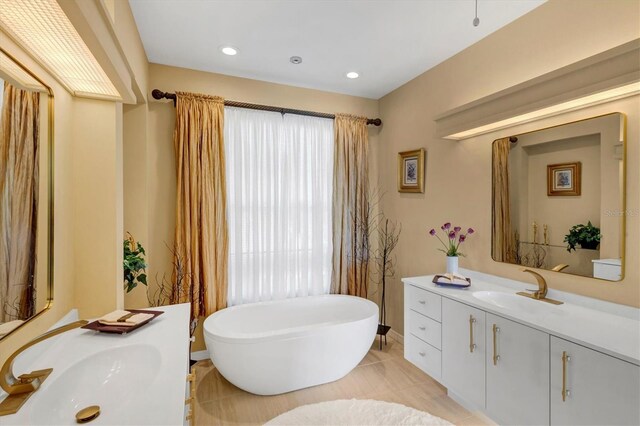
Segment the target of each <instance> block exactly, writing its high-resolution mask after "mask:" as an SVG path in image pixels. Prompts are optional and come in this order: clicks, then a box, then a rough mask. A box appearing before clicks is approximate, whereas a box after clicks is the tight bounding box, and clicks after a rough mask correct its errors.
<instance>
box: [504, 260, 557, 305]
mask: <svg viewBox="0 0 640 426" xmlns="http://www.w3.org/2000/svg"><path fill="white" fill-rule="evenodd" d="M522 272H528V273H530V274H531V275H533V276H534V277H535V278H536V281H537V282H538V290H527V291H529V292H530V293H525V292H523V291H520V292H518V293H516V294H519V295H520V296H525V297H529V298H531V299H536V300H541V301H543V302H547V303H552V304H554V305H561V304H562V303H563V302H559V301H557V300H553V299H547V290H548V289H549V287H548V286H547V281H546V280H545V279H544V277H543V276H542V275H540V274H539V273H537V272H536V271H532V270H531V269H526V268H525V269H523V270H522Z"/></svg>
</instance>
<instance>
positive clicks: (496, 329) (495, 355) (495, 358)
mask: <svg viewBox="0 0 640 426" xmlns="http://www.w3.org/2000/svg"><path fill="white" fill-rule="evenodd" d="M498 333H500V327H498V326H497V325H496V324H493V365H498V361H499V360H500V355H498V336H497V334H498Z"/></svg>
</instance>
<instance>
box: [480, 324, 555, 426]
mask: <svg viewBox="0 0 640 426" xmlns="http://www.w3.org/2000/svg"><path fill="white" fill-rule="evenodd" d="M486 336H487V356H486V380H487V387H486V389H487V398H486V412H487V414H488V415H489V417H490V418H491V419H493V420H494V421H495V422H497V423H498V424H508V425H514V424H518V425H543V424H547V423H548V422H549V335H548V334H547V333H543V332H541V331H538V330H535V329H533V328H531V327H527V326H525V325H522V324H519V323H517V322H514V321H511V320H508V319H505V318H502V317H499V316H497V315H493V314H489V313H487V322H486Z"/></svg>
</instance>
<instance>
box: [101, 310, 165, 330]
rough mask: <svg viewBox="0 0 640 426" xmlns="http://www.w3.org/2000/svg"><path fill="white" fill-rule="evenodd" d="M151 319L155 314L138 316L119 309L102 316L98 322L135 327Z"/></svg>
mask: <svg viewBox="0 0 640 426" xmlns="http://www.w3.org/2000/svg"><path fill="white" fill-rule="evenodd" d="M149 318H153V314H144V313H137V314H136V313H133V312H129V311H125V310H122V309H118V310H115V311H113V312H110V313H108V314H106V315H104V316H102V317H101V318H99V319H98V322H99V323H100V324H104V325H118V326H125V327H133V326H134V325H137V324H140V323H141V322H144V321H146V320H148V319H149Z"/></svg>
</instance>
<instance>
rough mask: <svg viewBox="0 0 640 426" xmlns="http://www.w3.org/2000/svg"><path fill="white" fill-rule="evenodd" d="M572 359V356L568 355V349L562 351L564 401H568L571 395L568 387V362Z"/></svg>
mask: <svg viewBox="0 0 640 426" xmlns="http://www.w3.org/2000/svg"><path fill="white" fill-rule="evenodd" d="M569 361H571V357H570V356H569V355H567V352H566V351H563V352H562V402H564V401H566V398H567V397H568V396H569V389H567V363H568V362H569Z"/></svg>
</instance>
